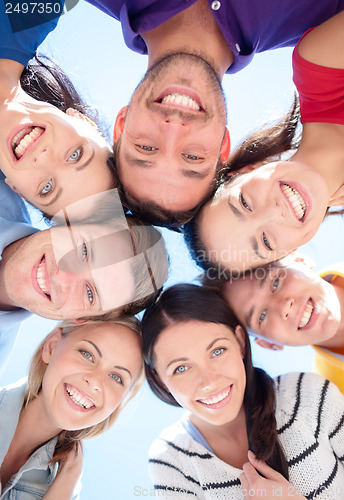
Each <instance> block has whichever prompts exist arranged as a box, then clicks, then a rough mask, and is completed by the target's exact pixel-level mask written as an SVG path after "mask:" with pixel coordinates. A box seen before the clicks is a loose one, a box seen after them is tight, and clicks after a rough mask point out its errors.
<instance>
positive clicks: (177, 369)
mask: <svg viewBox="0 0 344 500" xmlns="http://www.w3.org/2000/svg"><path fill="white" fill-rule="evenodd" d="M186 370H187V367H186V366H185V365H180V366H178V367H177V368H176V369H175V370H174V372H173V373H184V372H186Z"/></svg>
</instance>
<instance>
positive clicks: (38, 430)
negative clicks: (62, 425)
mask: <svg viewBox="0 0 344 500" xmlns="http://www.w3.org/2000/svg"><path fill="white" fill-rule="evenodd" d="M33 429H34V432H32V430H33ZM60 432H61V429H58V428H56V427H55V426H54V425H53V424H52V423H51V422H50V421H49V419H48V418H47V417H46V414H45V411H44V408H43V403H42V398H41V393H40V394H39V395H38V397H37V398H35V399H33V400H32V401H30V402H29V404H28V405H27V406H26V407H25V408H23V409H22V411H21V413H20V416H19V421H18V425H17V428H16V432H15V434H14V436H13V439H12V442H11V452H12V453H13V454H14V455H16V454H18V456H20V457H21V458H22V460H23V461H24V462H23V463H25V462H26V461H27V460H28V458H29V457H30V456H31V455H32V453H33V452H34V451H35V450H37V448H39V447H40V446H42V444H44V443H46V442H47V441H49V440H50V439H52V438H53V437H54V436H56V435H57V434H59V433H60Z"/></svg>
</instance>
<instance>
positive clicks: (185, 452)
mask: <svg viewBox="0 0 344 500" xmlns="http://www.w3.org/2000/svg"><path fill="white" fill-rule="evenodd" d="M189 441H190V442H189ZM192 441H193V440H192V438H191V436H190V437H189V435H188V434H187V433H186V432H185V431H184V429H183V428H182V426H181V424H180V423H179V422H177V423H176V424H174V425H172V426H171V427H169V428H167V429H165V430H164V431H163V432H162V434H161V435H160V436H159V438H158V439H156V440H155V441H154V442H153V444H152V446H151V448H150V450H149V474H150V476H151V478H152V481H153V484H154V488H155V489H156V490H158V491H161V492H162V493H161V494H162V495H163V494H165V495H166V496H168V498H176V499H177V498H179V499H180V498H183V499H184V498H185V500H186V499H188V498H190V499H192V498H195V499H205V496H204V494H203V491H202V486H201V484H200V482H199V481H198V479H197V474H196V473H195V470H194V467H193V461H192V455H194V458H196V455H198V458H199V457H200V456H201V455H202V454H198V453H196V452H194V451H193V450H192V448H193V444H194V443H192ZM203 450H204V453H203V455H204V456H205V457H209V458H211V454H210V453H209V452H207V450H205V449H203ZM205 459H206V460H207V458H205Z"/></svg>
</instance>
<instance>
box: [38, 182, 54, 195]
mask: <svg viewBox="0 0 344 500" xmlns="http://www.w3.org/2000/svg"><path fill="white" fill-rule="evenodd" d="M52 189H53V181H52V179H50V181H49V182H47V183H46V185H45V186H44V188H43V189H42V190H41V192H40V193H39V194H40V195H41V196H45V195H47V194H49V193H51V191H52Z"/></svg>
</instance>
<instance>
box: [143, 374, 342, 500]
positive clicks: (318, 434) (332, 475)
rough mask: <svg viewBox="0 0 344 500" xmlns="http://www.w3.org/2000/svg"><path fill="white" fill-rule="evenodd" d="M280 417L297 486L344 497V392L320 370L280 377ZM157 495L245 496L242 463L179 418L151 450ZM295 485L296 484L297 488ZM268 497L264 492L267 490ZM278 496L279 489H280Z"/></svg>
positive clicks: (307, 492)
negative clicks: (219, 453) (198, 437)
mask: <svg viewBox="0 0 344 500" xmlns="http://www.w3.org/2000/svg"><path fill="white" fill-rule="evenodd" d="M275 384H276V420H277V429H278V434H279V438H280V441H281V443H282V445H283V448H284V451H285V454H286V457H287V460H288V464H289V481H290V483H291V485H292V486H290V489H289V491H288V496H290V497H291V498H292V497H293V493H294V494H295V490H297V491H298V492H299V493H301V494H302V495H304V496H305V497H306V498H308V499H313V498H314V499H321V500H325V499H326V500H342V499H343V498H344V396H343V394H341V393H340V391H339V390H338V388H337V387H336V386H335V385H334V384H332V383H331V382H329V381H328V380H325V379H324V378H322V377H320V376H319V375H316V374H314V373H306V374H305V373H289V374H286V375H281V376H279V377H277V378H276V379H275ZM149 469H150V474H151V477H152V479H153V483H154V487H155V488H156V489H157V490H159V493H158V492H157V495H158V496H159V497H162V498H164V497H166V498H178V499H186V500H187V499H191V498H197V499H218V500H220V499H223V500H224V499H226V500H228V499H230V500H237V499H238V500H239V499H240V500H243V498H244V497H243V494H242V488H241V484H240V480H239V476H240V474H241V473H242V470H241V469H237V468H235V467H232V466H231V465H228V464H227V463H225V462H223V461H222V460H220V459H219V458H218V457H216V456H215V455H213V454H212V453H210V452H209V451H208V450H207V449H206V448H204V447H203V446H202V445H201V444H200V443H198V442H196V441H195V440H194V439H193V438H192V437H191V436H190V434H188V433H187V431H186V430H185V429H184V427H183V425H182V424H181V422H180V421H179V422H176V423H175V424H173V425H172V426H170V427H168V428H167V429H165V430H164V431H163V432H162V433H161V435H160V436H159V438H158V439H156V440H155V441H154V442H153V444H152V446H151V448H150V451H149ZM294 488H295V489H294ZM261 496H262V497H264V492H262V494H261ZM275 496H276V498H278V496H279V495H278V491H276V495H275Z"/></svg>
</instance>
